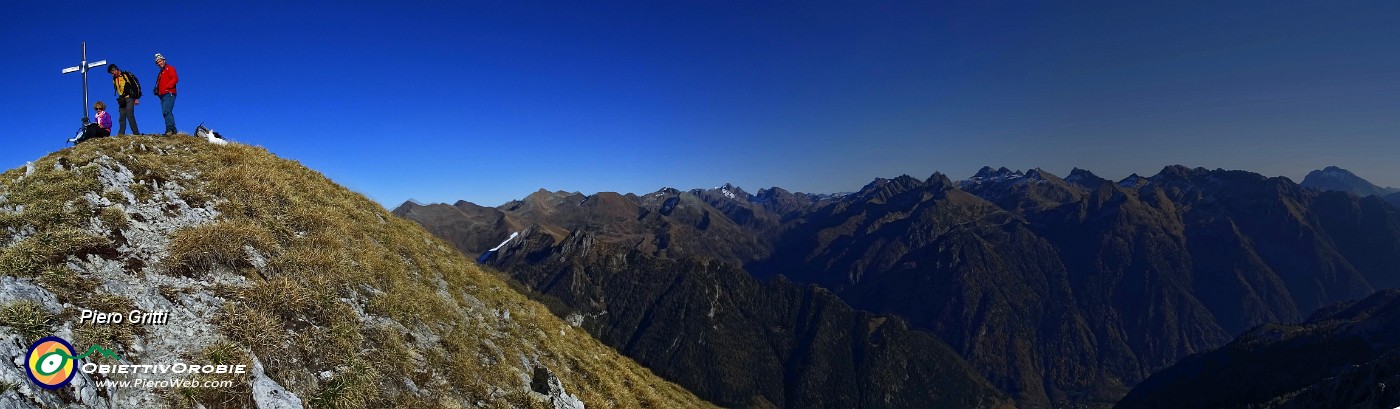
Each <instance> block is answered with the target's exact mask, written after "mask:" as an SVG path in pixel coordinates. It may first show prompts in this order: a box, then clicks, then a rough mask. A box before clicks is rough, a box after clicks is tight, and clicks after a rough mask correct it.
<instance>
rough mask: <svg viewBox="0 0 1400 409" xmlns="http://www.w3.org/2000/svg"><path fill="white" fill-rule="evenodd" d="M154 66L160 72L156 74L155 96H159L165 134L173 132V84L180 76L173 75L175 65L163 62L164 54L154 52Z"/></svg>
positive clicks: (172, 133) (178, 80)
mask: <svg viewBox="0 0 1400 409" xmlns="http://www.w3.org/2000/svg"><path fill="white" fill-rule="evenodd" d="M156 66H157V67H160V74H157V75H156V97H157V98H160V113H161V114H163V115H165V134H166V135H174V134H175V112H174V111H175V84H176V83H178V82H180V76H178V75H175V67H173V66H171V65H170V64H166V63H165V56H163V55H160V53H156Z"/></svg>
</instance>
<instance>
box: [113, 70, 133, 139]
mask: <svg viewBox="0 0 1400 409" xmlns="http://www.w3.org/2000/svg"><path fill="white" fill-rule="evenodd" d="M107 73H108V74H112V88H113V89H115V90H116V92H117V114H118V116H117V123H118V124H120V125H121V126H120V127H118V129H119V130H118V131H117V135H126V124H127V123H128V122H130V123H131V133H132V134H133V135H139V134H141V131H140V130H137V129H136V105H138V104H140V103H141V83H140V82H138V81H136V76H135V75H132V74H131V72H130V71H122V70H121V69H119V68H117V65H116V64H112V65H108V66H107Z"/></svg>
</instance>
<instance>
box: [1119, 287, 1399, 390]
mask: <svg viewBox="0 0 1400 409" xmlns="http://www.w3.org/2000/svg"><path fill="white" fill-rule="evenodd" d="M1398 329H1400V290H1385V291H1382V292H1378V293H1376V294H1374V295H1372V296H1370V297H1367V298H1366V299H1363V300H1361V301H1356V302H1345V303H1338V304H1336V305H1332V306H1328V307H1326V308H1323V309H1321V310H1319V311H1317V312H1316V313H1315V314H1313V316H1312V317H1311V318H1309V319H1308V320H1307V321H1306V322H1303V323H1301V324H1297V325H1280V324H1268V325H1262V326H1259V327H1257V328H1254V329H1252V330H1250V331H1249V332H1247V333H1245V334H1244V335H1241V336H1240V337H1239V338H1237V339H1235V340H1234V341H1233V342H1230V343H1229V344H1228V345H1225V346H1224V347H1221V348H1220V349H1217V350H1214V351H1210V352H1207V353H1204V354H1201V355H1196V356H1192V357H1190V358H1186V359H1183V360H1182V361H1181V362H1178V363H1177V364H1176V365H1173V366H1171V367H1170V368H1167V369H1165V370H1162V371H1161V372H1158V373H1157V374H1155V375H1153V376H1152V377H1151V378H1148V379H1147V380H1146V381H1144V382H1143V383H1142V384H1141V385H1139V386H1138V387H1137V388H1134V389H1133V391H1132V393H1130V394H1128V396H1127V397H1126V398H1124V399H1123V401H1122V402H1119V404H1118V406H1117V407H1118V408H1123V409H1128V408H1174V409H1175V408H1181V409H1188V408H1245V407H1249V408H1392V407H1395V406H1397V405H1400V388H1396V387H1394V386H1393V385H1397V384H1400V330H1398ZM1388 386H1389V387H1388Z"/></svg>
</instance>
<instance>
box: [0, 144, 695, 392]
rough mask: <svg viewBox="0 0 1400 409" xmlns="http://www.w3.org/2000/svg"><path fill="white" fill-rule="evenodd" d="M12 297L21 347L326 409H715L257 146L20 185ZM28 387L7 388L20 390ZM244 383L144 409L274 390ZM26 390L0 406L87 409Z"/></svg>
mask: <svg viewBox="0 0 1400 409" xmlns="http://www.w3.org/2000/svg"><path fill="white" fill-rule="evenodd" d="M0 280H4V281H3V282H0V283H3V287H0V293H5V292H8V293H12V294H11V295H0V307H3V310H4V311H6V312H7V315H5V316H6V317H10V316H14V317H13V318H7V319H6V321H5V322H0V336H4V338H3V341H6V342H7V343H6V346H7V347H11V348H13V346H12V345H14V344H22V347H23V346H27V345H28V343H29V342H32V341H33V339H31V338H33V337H34V336H35V335H38V336H43V335H47V334H56V335H59V336H65V337H67V338H68V339H69V340H70V341H72V342H73V344H74V345H75V346H76V347H78V348H86V347H87V346H88V345H90V344H94V343H99V344H102V345H104V346H108V347H109V348H113V349H115V350H117V352H118V353H120V354H122V355H123V356H125V357H127V358H126V359H127V360H128V361H132V362H127V363H159V362H156V361H157V359H156V358H155V357H162V356H164V357H170V356H178V357H183V358H184V359H189V360H198V361H201V362H230V363H250V364H251V363H253V362H256V363H257V364H258V365H259V366H261V367H262V368H263V370H264V371H265V377H266V378H267V379H269V380H271V381H272V382H275V383H276V384H277V385H280V386H282V387H285V389H286V390H287V391H288V392H290V393H291V394H293V395H295V397H296V398H297V399H299V401H300V402H301V403H302V404H303V405H305V406H308V407H352V408H353V407H382V406H389V407H479V406H485V407H550V406H555V407H560V406H559V405H566V404H569V403H571V402H577V401H581V402H582V403H583V404H585V405H586V406H587V407H590V408H594V407H667V408H670V407H694V406H708V404H706V403H704V402H703V401H700V400H698V399H697V398H695V397H694V396H693V395H691V394H690V393H689V392H687V391H685V390H684V389H682V388H680V387H677V386H675V385H673V384H671V383H669V382H666V381H664V380H661V379H660V378H658V377H656V376H654V375H653V374H652V373H651V372H649V371H648V370H646V369H644V368H642V367H640V366H638V365H637V364H636V363H634V362H633V361H631V360H629V359H627V358H625V357H622V356H620V355H618V354H617V353H616V352H614V351H613V350H612V349H610V348H608V347H607V346H605V345H603V344H601V343H599V342H597V341H596V340H594V339H593V338H591V337H590V336H588V335H587V333H585V332H583V331H581V330H579V329H577V328H574V327H572V326H569V325H568V324H566V323H564V322H563V321H561V320H559V319H558V318H556V317H555V316H553V315H551V314H550V313H549V311H548V310H547V309H545V308H544V307H543V306H541V305H540V304H538V303H536V302H534V301H530V300H529V299H527V298H526V297H524V296H522V295H520V294H519V293H517V292H515V291H513V290H511V289H510V287H509V286H508V285H507V284H506V283H505V282H504V281H502V279H500V278H499V277H497V276H495V275H493V274H492V273H490V272H487V271H483V270H482V269H480V268H478V267H477V266H475V265H474V264H472V263H470V262H469V261H468V260H466V259H465V258H463V256H462V255H461V254H460V253H458V252H456V251H455V250H454V249H453V248H452V246H450V245H448V244H446V243H444V242H442V241H441V240H439V239H437V238H435V237H433V236H432V235H430V234H428V233H427V232H425V231H424V230H423V229H422V228H420V227H419V226H417V225H416V224H414V223H412V222H409V221H405V220H401V219H399V218H397V217H393V216H392V215H390V214H389V213H388V212H386V211H385V210H384V209H383V208H381V207H380V206H379V205H378V204H376V203H374V202H372V201H370V200H368V199H366V198H365V197H364V196H362V195H359V194H357V193H354V192H352V191H350V190H348V189H345V188H344V187H341V186H339V185H337V184H335V183H333V182H331V181H330V180H329V179H327V178H326V177H324V176H323V175H321V174H319V173H317V172H315V171H312V170H310V169H307V168H306V167H304V166H302V165H300V164H299V163H297V162H295V161H289V160H284V159H280V158H277V157H276V156H274V155H272V154H271V153H269V152H267V151H266V150H264V149H261V148H256V147H250V146H244V145H236V144H235V145H229V146H216V145H210V144H207V143H205V142H203V141H200V140H197V139H193V138H153V137H133V138H105V139H102V140H97V141H93V142H89V143H84V144H82V145H79V146H77V147H73V148H69V149H64V150H62V151H59V152H55V153H53V154H50V155H48V156H46V157H44V158H42V159H39V160H38V161H36V162H34V163H33V164H32V166H26V167H21V168H18V169H13V170H10V171H8V172H5V173H4V174H3V175H0ZM35 287H37V288H38V289H41V291H28V292H21V291H19V290H21V289H33V288H35ZM11 290H14V291H11ZM14 294H19V295H14ZM25 294H28V295H25ZM35 294H38V295H35ZM26 297H27V298H26ZM162 306H168V308H169V309H172V310H180V311H183V313H175V314H173V315H175V316H177V318H172V320H171V323H170V324H169V325H166V326H159V327H152V326H98V325H86V324H82V325H80V324H75V323H76V321H77V320H76V314H77V312H78V311H81V310H82V309H84V308H87V309H94V310H99V311H127V310H130V309H132V308H143V309H158V308H160V307H162ZM21 322H23V323H24V324H19V323H21ZM205 327H207V328H208V329H209V331H208V333H207V334H206V333H204V332H202V331H201V330H200V328H205ZM185 329H188V331H187V332H188V334H189V335H186V334H185V332H181V331H184V330H185ZM143 361H144V362H143ZM14 370H16V368H3V369H0V380H3V381H5V382H6V383H9V384H11V385H15V384H16V382H13V381H12V380H11V379H12V378H13V375H14V373H11V372H12V371H14ZM7 371H11V372H7ZM19 371H22V369H19ZM19 373H20V376H22V372H19ZM260 376H263V375H262V374H258V375H257V376H255V377H260ZM20 379H23V378H20ZM239 381H240V382H237V385H238V386H237V387H235V388H234V389H225V390H210V389H182V390H178V391H174V392H171V391H157V392H149V393H151V394H154V395H152V396H145V397H142V396H139V395H140V393H137V395H138V396H137V397H135V398H132V399H145V400H141V401H139V402H140V403H142V404H150V403H154V402H160V403H164V404H166V405H167V406H170V407H193V406H195V405H196V403H198V404H202V405H204V406H205V407H210V408H214V407H245V406H252V404H254V403H258V402H253V401H254V399H255V398H254V394H253V392H252V389H253V387H252V386H251V384H254V383H256V382H255V381H262V379H248V376H247V375H244V377H243V378H241V379H239ZM87 387H88V388H91V386H90V384H89V386H87ZM19 389H23V388H16V387H12V388H8V389H7V390H4V391H3V392H0V400H3V399H6V398H9V399H18V402H31V404H33V403H35V402H38V403H53V402H52V400H55V399H56V400H58V401H59V402H75V401H76V402H82V403H89V402H88V401H87V400H86V399H87V397H86V395H85V393H86V392H87V391H85V390H83V389H82V388H80V387H77V386H72V387H68V388H65V389H64V390H60V391H59V392H57V393H48V392H30V393H29V394H27V395H26V394H23V393H22V392H23V391H21V390H19ZM70 389H71V390H70ZM95 396H97V397H96V399H98V400H101V399H102V394H100V393H99V394H95ZM107 396H111V395H110V394H108V395H107ZM575 398H576V400H575ZM114 399H115V398H114ZM0 403H4V402H0ZM107 403H108V405H109V406H121V405H120V404H118V402H116V401H111V402H107ZM123 403H125V401H123Z"/></svg>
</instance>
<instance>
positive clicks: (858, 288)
mask: <svg viewBox="0 0 1400 409" xmlns="http://www.w3.org/2000/svg"><path fill="white" fill-rule="evenodd" d="M1072 173H1073V174H1072V175H1071V176H1072V177H1071V179H1073V180H1072V181H1067V180H1066V179H1061V178H1059V177H1058V176H1056V175H1054V174H1051V173H1049V172H1045V171H1043V170H1040V169H1032V170H1030V171H1013V170H1010V169H1005V168H1002V169H992V168H990V167H987V168H984V169H982V170H981V171H979V172H978V175H974V177H973V178H970V179H967V180H963V181H959V182H952V181H950V180H948V179H947V178H946V177H940V176H941V174H937V173H935V176H931V177H930V178H929V179H927V180H919V179H915V178H912V177H909V176H908V175H904V176H900V177H896V178H892V179H885V178H877V179H875V180H874V181H872V182H871V183H869V184H867V185H866V186H864V187H862V189H860V190H859V191H857V192H855V193H853V194H849V195H845V196H841V197H835V198H829V199H827V200H822V201H817V202H812V203H809V204H805V205H803V206H800V208H799V210H794V211H789V212H787V213H785V214H783V215H782V216H776V215H774V214H772V212H768V211H767V210H765V209H764V208H763V207H762V206H758V205H755V204H754V203H742V202H740V201H737V200H733V199H731V198H728V197H724V196H723V195H722V194H719V195H712V196H705V195H703V194H701V195H696V194H688V195H686V196H685V197H671V196H668V195H669V194H668V193H664V192H663V194H660V195H656V197H655V199H654V200H655V201H653V202H645V201H639V202H636V203H635V204H629V205H628V206H629V209H634V210H633V211H634V212H635V213H636V214H639V215H642V216H641V217H640V218H639V219H637V220H629V221H627V223H625V224H623V225H621V226H631V227H626V228H619V227H618V226H614V225H611V224H609V223H604V222H597V221H589V220H590V219H588V218H587V217H581V218H579V217H577V216H578V215H585V214H587V212H583V213H573V214H574V215H575V216H576V217H575V218H574V219H571V220H565V219H562V218H558V217H554V218H552V219H545V220H539V219H530V220H528V221H527V220H526V219H521V221H522V222H526V223H528V224H532V225H533V224H539V225H541V226H544V227H542V229H544V230H556V229H557V230H560V231H561V232H573V231H576V230H583V231H586V232H590V233H592V234H595V235H596V236H597V237H598V240H599V241H602V242H608V243H610V244H611V245H613V246H618V247H622V248H631V249H633V250H636V251H639V252H641V253H643V254H646V255H649V256H654V257H662V258H687V257H699V258H707V259H711V260H716V261H720V262H723V263H726V264H729V265H731V266H739V267H742V268H743V269H744V270H745V271H747V272H749V273H751V274H753V275H754V276H755V277H759V278H764V279H768V278H773V277H777V276H780V275H781V276H784V277H786V278H787V279H789V280H791V281H793V282H797V283H804V284H817V285H819V286H821V287H823V288H826V289H828V290H830V291H831V292H832V293H833V294H836V295H837V296H839V297H840V298H841V300H843V301H845V302H846V303H848V304H850V306H851V307H853V308H856V309H859V310H867V311H871V312H874V313H877V314H894V315H896V316H899V317H902V318H904V319H906V320H908V322H909V324H910V326H911V328H915V329H919V330H925V331H930V332H932V333H934V334H936V335H938V337H939V338H941V339H942V340H943V341H945V342H947V343H948V344H949V345H950V346H951V347H953V349H954V350H956V351H958V353H959V354H960V355H962V356H963V358H965V359H967V360H968V361H969V363H971V364H972V366H973V367H974V368H976V369H977V370H978V371H979V373H981V374H982V375H983V376H985V377H986V378H987V379H988V380H990V381H991V382H992V383H993V384H994V385H996V386H997V388H998V389H1001V390H1002V391H1004V392H1005V393H1007V394H1008V395H1010V396H1012V397H1013V398H1015V399H1016V401H1017V404H1018V405H1019V406H1022V407H1051V406H1062V405H1079V404H1085V405H1106V404H1111V403H1112V402H1114V401H1116V400H1117V399H1118V398H1119V397H1121V396H1123V394H1125V393H1127V391H1128V389H1129V388H1130V387H1132V386H1133V385H1135V384H1136V383H1137V382H1139V381H1141V380H1142V379H1145V378H1147V377H1148V376H1149V375H1151V373H1153V372H1155V371H1156V370H1158V369H1161V368H1164V367H1166V366H1168V365H1170V364H1172V363H1174V362H1176V361H1177V360H1178V359H1181V358H1183V357H1186V356H1189V355H1191V354H1194V353H1200V352H1205V351H1207V350H1210V349H1213V348H1215V347H1218V346H1220V345H1223V344H1224V343H1226V342H1228V341H1229V340H1230V339H1232V338H1233V337H1234V335H1236V334H1237V333H1239V332H1241V331H1244V330H1246V329H1248V328H1250V327H1252V326H1254V325H1258V324H1262V323H1267V322H1278V321H1284V322H1293V321H1298V320H1301V319H1303V318H1304V317H1305V316H1307V315H1308V314H1309V313H1310V312H1311V311H1312V310H1314V309H1316V308H1319V307H1321V306H1323V305H1327V304H1329V303H1331V302H1335V301H1338V300H1342V299H1349V298H1359V297H1362V296H1365V295H1367V294H1369V293H1370V292H1372V291H1373V290H1374V289H1376V288H1386V287H1390V286H1394V285H1396V284H1397V282H1396V279H1395V278H1396V274H1394V272H1393V268H1394V266H1397V265H1400V259H1397V257H1400V222H1397V220H1400V215H1398V214H1397V211H1396V210H1395V208H1394V207H1391V206H1388V205H1386V204H1385V203H1384V202H1383V201H1381V200H1379V199H1376V198H1363V197H1356V196H1354V195H1349V194H1346V193H1340V192H1318V191H1316V190H1312V189H1305V188H1302V187H1300V186H1299V185H1297V184H1295V183H1293V182H1292V181H1291V180H1289V179H1287V178H1283V177H1265V176H1263V175H1259V174H1255V173H1251V172H1244V171H1230V170H1224V169H1215V170H1208V169H1205V168H1200V167H1196V168H1191V167H1185V166H1176V165H1173V166H1167V167H1164V168H1163V169H1162V170H1161V171H1160V172H1158V173H1157V174H1154V175H1152V176H1151V177H1141V176H1138V175H1132V176H1130V177H1128V178H1125V179H1124V180H1123V181H1120V182H1116V183H1115V182H1109V181H1107V180H1103V179H1101V178H1098V177H1097V175H1093V173H1092V172H1088V171H1081V172H1072ZM688 192H694V191H688ZM627 197H632V196H627ZM645 197H648V198H650V197H652V195H648V196H645ZM671 199H676V200H674V201H672V200H671ZM666 203H670V204H669V205H666ZM633 206H635V207H633ZM653 206H659V207H653ZM717 206H718V207H717ZM566 207H569V206H566ZM503 211H505V212H506V213H510V210H509V209H504V210H503ZM558 211H560V212H565V213H568V212H574V210H569V209H564V210H558ZM663 211H664V212H669V213H666V214H668V215H689V216H688V217H679V218H677V217H669V216H668V217H666V218H662V219H655V220H654V221H655V222H656V223H657V224H648V223H652V222H639V221H638V220H642V219H646V218H647V217H650V216H647V215H651V214H657V213H658V212H663ZM396 214H400V213H399V212H396ZM410 218H412V217H411V216H410ZM527 219H528V218H527ZM741 220H742V221H744V222H742V223H740V222H736V221H741ZM482 223H487V222H482ZM487 224H489V223H487ZM647 226H650V227H647ZM638 232H640V233H638ZM436 233H437V234H439V235H442V234H443V233H442V232H436ZM678 233H683V234H678ZM559 236H567V234H565V233H561V234H560V235H559ZM661 242H664V243H666V244H667V245H666V246H664V247H661V246H656V245H655V244H656V243H661ZM463 244H465V243H463ZM459 248H460V249H461V250H462V251H464V252H466V253H469V254H470V253H471V252H473V251H479V250H480V249H479V248H465V246H459ZM735 249H743V251H735ZM517 257H518V256H517ZM525 260H530V259H529V258H528V257H526V259H525ZM510 263H512V262H508V263H507V264H510ZM585 265H586V264H585ZM504 269H505V270H506V271H508V272H512V273H513V271H512V267H509V266H507V267H504Z"/></svg>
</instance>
